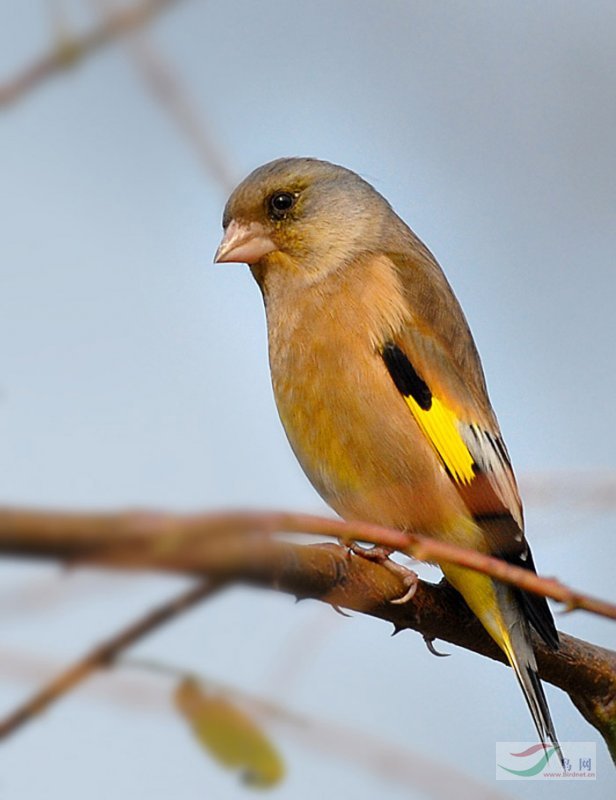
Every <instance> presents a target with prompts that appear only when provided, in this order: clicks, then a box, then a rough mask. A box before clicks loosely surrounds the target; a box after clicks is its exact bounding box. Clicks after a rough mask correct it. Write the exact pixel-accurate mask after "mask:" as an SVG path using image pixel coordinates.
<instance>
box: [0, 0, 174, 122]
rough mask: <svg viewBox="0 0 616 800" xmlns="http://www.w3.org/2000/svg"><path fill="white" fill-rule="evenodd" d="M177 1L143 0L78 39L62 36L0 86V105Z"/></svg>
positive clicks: (133, 28)
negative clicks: (46, 51) (48, 49)
mask: <svg viewBox="0 0 616 800" xmlns="http://www.w3.org/2000/svg"><path fill="white" fill-rule="evenodd" d="M177 2H178V0H144V1H143V2H141V3H139V4H138V5H136V6H133V7H131V8H123V9H121V10H118V11H116V12H114V13H113V14H110V15H109V16H108V17H107V18H106V19H105V20H103V21H102V22H101V23H100V24H99V25H97V26H96V27H95V28H93V30H91V31H89V32H88V33H86V34H84V35H83V36H81V37H78V38H74V39H72V38H68V37H66V36H65V37H64V38H63V39H61V40H59V41H58V42H57V43H56V44H55V45H54V46H53V47H52V49H51V50H50V51H49V53H46V54H45V55H43V56H41V58H40V59H39V60H38V61H36V62H35V63H33V64H31V65H30V66H29V67H27V68H26V69H25V70H24V71H23V72H21V73H20V74H18V75H16V76H15V77H14V78H12V79H10V80H9V81H7V82H6V83H4V84H3V85H0V106H6V105H9V103H12V102H14V101H15V100H18V99H19V98H20V97H22V96H23V95H24V94H26V93H27V92H29V91H31V90H32V89H34V88H35V87H37V86H39V85H40V84H41V83H42V82H43V81H44V80H46V79H48V78H51V77H53V76H54V75H56V74H57V73H58V72H61V71H62V70H65V69H67V68H68V67H72V66H73V65H74V64H75V63H76V62H78V61H80V60H81V59H83V58H84V57H86V56H89V55H92V54H93V53H95V52H97V51H98V50H100V49H101V48H102V47H104V46H105V45H107V44H109V43H110V42H112V41H114V40H115V39H117V38H118V37H119V36H121V35H123V34H126V33H131V32H132V31H135V30H137V29H138V28H140V27H142V26H143V25H145V24H146V23H148V22H149V21H150V20H151V19H153V18H154V17H155V16H157V15H158V14H160V13H161V12H162V11H164V10H165V9H167V8H169V7H170V6H172V5H175V4H176V3H177Z"/></svg>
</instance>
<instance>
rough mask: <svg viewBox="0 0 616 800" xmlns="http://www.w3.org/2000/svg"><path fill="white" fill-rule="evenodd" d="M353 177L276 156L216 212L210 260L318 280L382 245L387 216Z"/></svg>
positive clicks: (371, 192)
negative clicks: (218, 224)
mask: <svg viewBox="0 0 616 800" xmlns="http://www.w3.org/2000/svg"><path fill="white" fill-rule="evenodd" d="M392 213H393V212H392V211H391V208H390V206H389V205H388V203H387V201H386V200H385V199H384V198H383V197H381V195H380V194H379V193H378V192H377V191H375V189H373V188H372V186H370V184H369V183H367V182H366V181H364V180H363V179H362V178H360V177H359V175H356V174H355V173H354V172H351V170H348V169H345V168H344V167H339V166H336V165H335V164H330V163H328V162H326V161H319V160H317V159H313V158H283V159H279V160H277V161H272V162H271V163H269V164H265V165H264V166H262V167H259V168H258V169H256V170H255V171H254V172H252V173H251V174H250V175H249V176H248V177H247V178H246V179H245V180H244V181H242V183H240V185H239V186H238V187H237V188H236V189H235V191H234V192H233V193H232V195H231V197H230V198H229V200H228V202H227V205H226V207H225V211H224V215H223V228H224V231H225V233H224V236H223V239H222V242H221V244H220V247H219V248H218V250H217V252H216V256H215V261H216V263H221V262H245V263H247V264H249V265H251V267H252V268H253V272H254V273H255V274H257V273H259V274H264V273H265V272H266V271H267V270H268V268H271V267H275V268H276V269H277V270H278V271H280V270H287V271H288V272H289V273H293V274H294V275H295V276H298V275H300V276H304V277H305V279H306V281H314V280H318V278H319V277H321V276H324V275H326V274H327V273H329V272H331V271H332V270H335V269H338V268H339V267H340V266H341V265H342V264H345V263H348V262H349V261H351V260H353V259H354V258H356V257H357V256H358V255H360V254H361V253H363V252H369V251H371V250H377V249H378V248H379V247H380V246H381V245H382V237H383V229H384V227H385V226H384V224H383V223H384V220H385V219H386V218H387V217H388V215H390V214H392Z"/></svg>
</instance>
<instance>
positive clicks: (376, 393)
mask: <svg viewBox="0 0 616 800" xmlns="http://www.w3.org/2000/svg"><path fill="white" fill-rule="evenodd" d="M223 228H224V231H225V232H224V237H223V239H222V242H221V245H220V247H219V248H218V251H217V253H216V257H215V260H216V262H245V263H247V264H249V265H250V269H251V271H252V274H253V275H254V277H255V279H256V281H257V283H258V284H259V287H260V289H261V292H262V294H263V298H264V301H265V309H266V315H267V327H268V338H269V360H270V367H271V373H272V383H273V388H274V395H275V398H276V403H277V406H278V412H279V414H280V418H281V420H282V423H283V426H284V428H285V431H286V433H287V436H288V438H289V441H290V443H291V447H292V448H293V450H294V452H295V455H296V456H297V458H298V460H299V462H300V464H301V465H302V467H303V469H304V471H305V473H306V475H307V476H308V478H309V479H310V480H311V482H312V483H313V485H314V486H315V488H316V489H317V491H318V492H319V493H320V495H321V496H322V497H323V498H324V500H325V501H326V502H327V503H328V504H329V505H330V506H331V507H332V508H333V509H335V511H337V512H338V513H339V514H340V515H341V516H342V517H344V518H345V519H350V520H364V521H369V522H373V523H377V524H380V525H388V526H392V527H395V528H399V529H401V530H407V531H413V532H417V533H424V534H426V535H429V536H433V537H437V538H439V539H442V540H444V541H447V542H452V543H455V544H458V545H461V546H464V547H468V548H473V549H475V550H479V551H481V552H483V553H489V554H492V555H496V556H499V557H501V558H504V559H506V560H507V561H509V562H510V563H512V564H516V565H518V566H522V567H526V568H527V569H530V570H533V571H534V569H535V566H534V563H533V558H532V555H531V552H530V549H529V547H528V544H527V543H526V540H525V538H524V522H523V515H522V505H521V502H520V497H519V494H518V488H517V485H516V480H515V477H514V473H513V470H512V467H511V462H510V460H509V455H508V453H507V449H506V447H505V443H504V441H503V439H502V436H501V433H500V429H499V426H498V422H497V420H496V416H495V414H494V411H493V410H492V407H491V405H490V400H489V397H488V392H487V389H486V384H485V379H484V375H483V370H482V366H481V362H480V360H479V355H478V353H477V349H476V347H475V343H474V342H473V338H472V336H471V333H470V330H469V328H468V324H467V322H466V319H465V317H464V314H463V312H462V309H461V308H460V305H459V304H458V301H457V299H456V297H455V295H454V294H453V291H452V289H451V287H450V286H449V283H448V282H447V279H446V278H445V275H444V274H443V272H442V270H441V268H440V267H439V265H438V263H437V262H436V260H435V258H434V256H433V255H432V253H431V252H430V251H429V250H428V249H427V247H426V246H425V245H424V244H423V243H422V242H421V241H420V240H419V239H418V238H417V236H415V234H414V233H413V231H411V230H410V228H409V227H408V226H407V225H406V224H405V223H404V222H403V221H402V220H401V219H400V217H398V216H397V214H396V213H395V212H394V211H393V209H392V208H391V206H390V205H389V203H388V202H387V201H386V200H385V199H384V198H383V197H382V196H381V195H380V194H379V193H378V192H377V191H376V190H375V189H374V188H373V187H372V186H370V184H368V183H367V182H366V181H364V180H363V179H362V178H360V177H359V176H358V175H356V174H355V173H354V172H351V171H350V170H348V169H345V168H344V167H339V166H336V165H334V164H330V163H328V162H325V161H319V160H316V159H311V158H285V159H280V160H277V161H273V162H271V163H269V164H265V165H264V166H262V167H259V168H258V169H257V170H255V171H254V172H253V173H252V174H251V175H249V176H248V177H247V178H246V179H245V180H244V181H243V182H242V183H241V184H240V185H239V186H238V187H237V188H236V189H235V191H234V192H233V194H232V195H231V197H230V198H229V201H228V202H227V205H226V208H225V211H224V216H223ZM443 571H444V573H445V576H446V577H447V579H448V580H449V582H450V583H451V584H453V586H454V587H455V588H456V589H457V590H458V591H459V592H460V594H461V595H462V596H463V597H464V599H465V601H466V603H467V604H468V605H469V606H470V608H471V610H472V611H473V612H474V613H475V614H476V616H477V617H478V618H479V620H480V621H481V623H482V624H483V626H484V627H485V628H486V630H487V631H488V633H489V634H490V636H491V637H492V638H493V639H494V641H495V642H496V643H497V645H498V646H499V647H500V648H501V649H502V650H503V651H504V653H505V655H506V657H507V659H508V661H509V663H510V664H511V666H512V667H513V669H514V671H515V674H516V676H517V679H518V681H519V683H520V686H521V687H522V691H523V693H524V696H525V698H526V702H527V703H528V707H529V709H530V712H531V714H532V717H533V720H534V723H535V726H536V728H537V733H538V735H539V739H540V741H542V742H547V741H549V742H551V743H552V744H553V745H554V747H555V748H556V751H557V752H558V754H559V756H560V747H559V745H558V741H557V738H556V733H555V731H554V726H553V724H552V720H551V718H550V713H549V709H548V706H547V702H546V699H545V695H544V692H543V689H542V686H541V683H540V680H539V678H538V675H537V664H536V660H535V654H534V652H533V646H532V644H531V639H530V630H529V628H530V626H532V627H534V629H535V630H536V631H537V633H538V634H539V635H540V636H541V638H542V639H543V640H544V641H545V642H546V644H547V645H548V646H549V647H551V648H553V649H557V647H558V634H557V631H556V628H555V626H554V620H553V618H552V615H551V612H550V610H549V608H548V605H547V602H546V600H545V599H544V598H543V597H539V596H537V595H533V594H530V593H526V592H522V591H520V590H518V589H515V588H512V587H510V586H508V585H506V584H504V583H500V582H498V581H495V580H493V579H492V578H490V577H488V576H485V575H482V574H480V573H478V572H474V571H472V570H469V569H467V568H463V567H459V566H456V565H453V564H449V565H446V566H444V567H443Z"/></svg>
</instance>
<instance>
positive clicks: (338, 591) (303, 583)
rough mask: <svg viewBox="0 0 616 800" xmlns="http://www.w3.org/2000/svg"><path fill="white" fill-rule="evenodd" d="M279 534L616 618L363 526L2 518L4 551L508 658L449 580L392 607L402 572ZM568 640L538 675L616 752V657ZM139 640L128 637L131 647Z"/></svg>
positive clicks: (484, 562)
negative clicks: (445, 564)
mask: <svg viewBox="0 0 616 800" xmlns="http://www.w3.org/2000/svg"><path fill="white" fill-rule="evenodd" d="M279 532H286V533H298V532H301V533H312V534H319V535H326V536H335V537H339V538H342V539H343V540H345V541H350V540H351V539H357V540H361V541H369V542H373V543H376V544H381V545H385V546H388V547H393V548H395V549H397V550H399V551H401V552H405V553H407V554H411V555H414V556H416V557H419V558H421V559H422V560H430V561H449V562H455V563H459V564H463V565H464V566H468V567H470V568H476V569H479V570H480V571H482V572H485V573H486V574H490V575H493V576H494V577H498V578H500V579H501V580H507V581H509V582H512V583H514V584H515V585H518V586H521V587H523V588H525V589H529V590H530V591H536V592H539V593H542V594H545V596H547V597H552V598H553V599H556V600H559V601H560V602H564V603H565V604H566V605H567V607H568V608H585V609H587V610H592V611H595V612H596V613H601V614H603V615H604V616H608V617H612V618H613V617H614V612H615V610H616V609H614V606H613V605H612V604H610V603H607V602H605V601H599V600H596V599H594V598H589V597H587V596H586V595H583V594H581V593H579V592H574V591H572V590H571V589H568V588H567V587H565V586H563V585H562V584H560V583H559V582H558V581H555V580H553V579H545V578H539V577H535V578H534V580H533V581H531V582H528V580H527V577H526V575H527V573H525V572H524V571H523V570H518V569H515V568H513V567H510V565H507V564H504V563H502V562H500V561H498V560H497V559H492V558H489V557H487V556H483V555H481V554H479V553H476V552H473V551H468V550H464V549H462V548H457V547H453V546H449V545H445V544H443V543H442V542H437V541H435V540H432V539H429V538H427V537H423V536H411V535H409V534H404V533H401V532H399V531H394V530H390V529H387V528H380V527H378V526H373V525H366V524H363V523H349V522H342V521H340V520H334V519H326V518H321V517H315V516H310V515H302V514H285V513H260V514H259V513H227V514H224V513H220V514H204V515H193V516H182V515H170V514H155V513H135V512H133V513H125V514H70V513H69V514H65V513H64V514H63V513H58V512H54V513H44V512H30V511H20V510H9V509H6V510H0V553H5V554H13V555H22V556H29V557H47V558H54V559H59V560H62V561H64V562H67V563H72V564H78V563H88V564H97V565H100V566H108V567H114V568H121V569H157V570H163V571H171V572H175V573H180V574H186V575H193V576H198V577H201V578H207V579H208V580H210V581H213V582H215V583H216V584H225V583H227V584H228V583H248V584H252V585H256V586H261V587H266V588H276V589H280V590H281V591H285V592H288V593H291V594H294V595H296V596H297V597H299V598H307V597H310V598H315V599H318V600H322V601H324V602H327V603H329V604H331V605H332V606H334V607H343V608H347V609H351V610H355V611H359V612H361V613H365V614H369V615H371V616H374V617H377V618H380V619H383V620H387V621H389V622H391V623H392V624H393V625H394V627H395V629H396V630H403V629H405V628H411V629H414V630H417V631H419V632H420V633H421V634H422V635H423V636H424V637H425V638H426V639H427V640H431V639H435V638H438V639H441V640H444V641H448V642H451V643H452V644H456V645H459V646H460V647H464V648H466V649H469V650H472V651H474V652H476V653H480V654H481V655H485V656H487V657H489V658H493V659H495V660H499V661H504V658H503V655H502V653H501V652H500V650H499V649H498V648H497V647H496V645H495V644H494V643H493V642H492V640H491V639H490V638H489V636H488V635H487V634H486V633H485V631H484V629H483V628H482V626H481V625H480V624H479V623H478V622H477V620H476V619H475V618H474V617H473V615H472V614H471V613H470V612H469V611H468V609H467V608H466V606H465V605H464V603H463V602H462V601H461V599H460V598H459V596H458V595H457V593H455V592H454V591H453V590H452V589H451V588H450V587H449V586H448V585H447V584H445V583H442V584H439V585H438V586H436V585H433V584H430V583H426V582H424V581H420V583H419V586H418V589H417V592H416V594H415V596H414V598H413V600H412V601H411V602H408V603H406V604H405V605H402V606H400V605H396V604H392V602H391V601H392V600H393V599H395V598H396V597H399V596H400V594H401V593H402V592H403V590H404V587H403V579H402V578H401V577H400V576H399V575H396V574H394V573H393V572H391V571H390V570H388V569H386V568H385V567H384V566H382V565H381V564H378V563H373V562H370V561H368V560H366V559H363V558H357V557H351V556H349V553H348V550H347V549H346V548H345V547H343V546H341V545H338V544H310V545H305V544H296V543H291V542H288V541H280V540H279V539H277V538H276V537H274V536H272V535H271V534H275V533H279ZM503 568H504V569H503ZM519 573H522V575H520V574H519ZM561 640H562V644H561V648H560V650H559V651H558V652H557V653H553V652H551V651H550V650H549V649H547V648H546V647H544V646H543V644H542V643H541V642H540V641H539V640H537V641H536V642H535V644H536V650H537V656H538V662H539V669H540V675H541V677H542V678H543V679H544V680H546V681H548V682H550V683H553V684H554V685H555V686H558V687H560V688H561V689H563V691H565V692H567V694H569V696H570V697H571V699H572V701H573V703H574V704H575V705H576V707H577V708H578V709H579V710H580V712H581V713H582V715H583V716H584V717H585V718H586V719H587V720H588V722H590V723H591V724H592V725H594V726H595V727H596V728H597V730H599V731H600V732H601V734H602V735H603V736H604V737H605V738H606V741H607V742H608V746H610V747H611V748H612V752H614V750H615V749H616V747H615V745H616V743H615V742H614V739H615V736H616V724H615V720H616V654H615V653H613V652H611V651H609V650H606V649H604V648H601V647H597V646H595V645H592V644H589V643H586V642H583V641H581V640H578V639H575V638H573V637H571V636H567V635H564V634H563V635H561ZM130 643H131V642H130V640H129V641H125V642H124V646H128V644H130ZM94 666H95V665H93V667H94ZM57 696H59V695H57ZM51 699H55V697H52V698H51ZM16 713H17V714H18V713H19V712H16ZM14 728H15V726H13V729H14Z"/></svg>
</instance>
